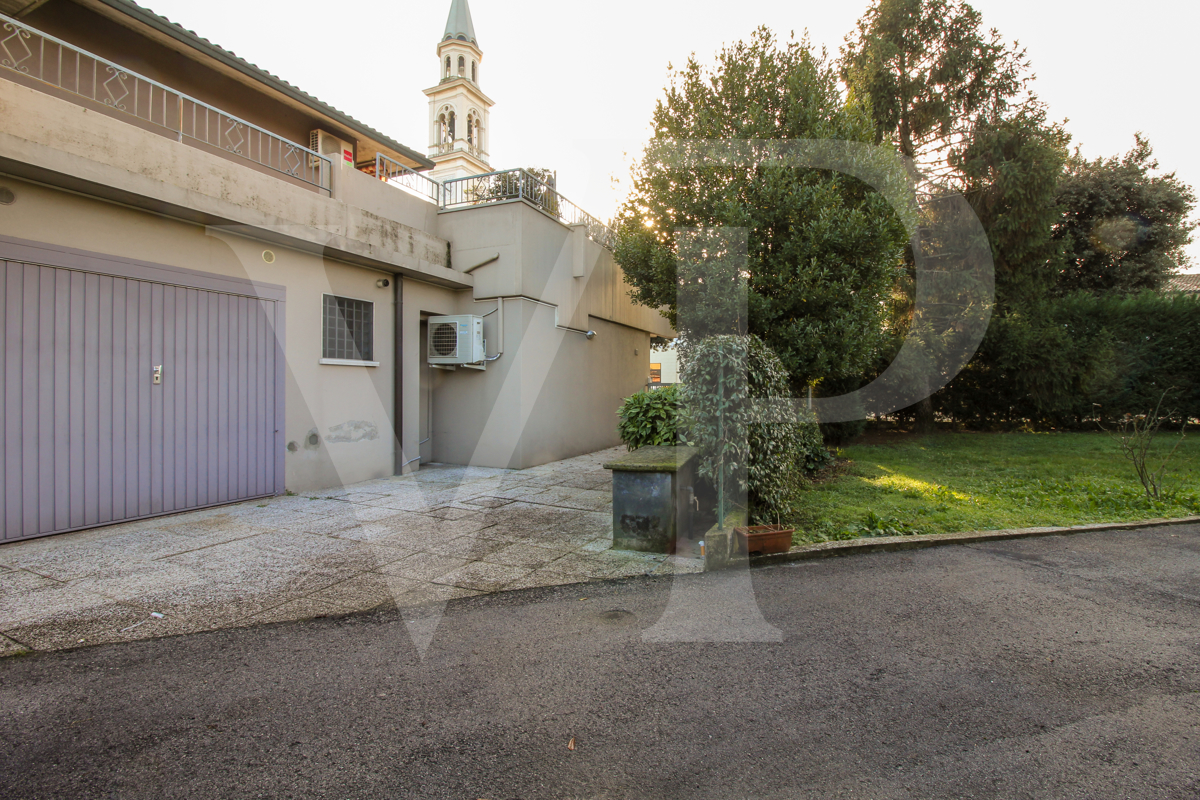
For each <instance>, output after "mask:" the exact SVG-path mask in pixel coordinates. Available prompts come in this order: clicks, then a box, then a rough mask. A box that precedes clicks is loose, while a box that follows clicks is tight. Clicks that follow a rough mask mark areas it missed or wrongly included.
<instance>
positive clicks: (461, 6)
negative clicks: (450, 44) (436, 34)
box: [442, 0, 479, 47]
mask: <svg viewBox="0 0 1200 800" xmlns="http://www.w3.org/2000/svg"><path fill="white" fill-rule="evenodd" d="M446 39H461V40H462V41H464V42H470V43H471V44H473V45H475V46H476V47H478V46H479V42H478V41H477V40H476V39H475V23H474V22H472V21H471V7H470V6H469V5H467V0H453V2H451V3H450V16H449V17H447V18H446V35H445V36H443V37H442V41H445V40H446Z"/></svg>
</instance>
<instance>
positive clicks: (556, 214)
mask: <svg viewBox="0 0 1200 800" xmlns="http://www.w3.org/2000/svg"><path fill="white" fill-rule="evenodd" d="M511 202H524V203H528V204H529V205H531V206H533V207H534V208H536V209H537V210H538V211H541V212H542V213H543V214H546V215H547V216H550V217H553V218H554V219H556V220H558V221H559V222H561V223H563V224H564V225H583V226H585V227H586V228H587V236H588V238H589V239H591V240H592V241H594V242H596V243H597V244H599V245H600V246H602V247H604V248H607V249H608V250H612V247H613V232H612V230H611V229H610V228H609V227H608V226H607V225H605V224H604V223H603V222H601V221H600V220H598V219H596V218H595V217H593V216H592V215H591V214H589V213H587V212H586V211H584V210H583V209H582V208H580V207H579V206H577V205H575V204H574V203H572V202H571V201H570V200H568V199H567V198H565V197H563V196H562V195H561V194H559V193H558V191H557V190H556V189H555V188H554V187H553V186H551V185H550V184H548V183H546V182H545V181H543V180H541V179H540V178H538V177H537V176H536V175H533V174H531V173H529V172H527V171H525V170H523V169H508V170H503V171H500V172H489V173H487V174H484V175H471V176H469V177H466V178H451V179H450V180H447V181H443V182H442V211H455V210H457V209H460V208H467V207H470V206H479V205H486V204H490V203H511Z"/></svg>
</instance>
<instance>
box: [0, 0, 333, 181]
mask: <svg viewBox="0 0 1200 800" xmlns="http://www.w3.org/2000/svg"><path fill="white" fill-rule="evenodd" d="M0 76H2V77H4V78H6V79H8V80H11V81H14V82H16V83H20V84H23V85H26V86H30V87H33V88H36V89H38V90H40V91H44V92H47V93H48V94H51V95H54V96H56V97H60V98H63V99H66V100H70V101H71V102H74V103H77V104H79V105H81V106H84V107H86V108H92V109H94V110H97V111H101V112H102V113H106V114H109V115H113V116H117V117H120V118H125V119H126V120H127V121H129V122H131V123H133V124H135V125H137V126H138V127H141V128H143V129H146V130H149V131H152V132H154V133H158V134H160V135H163V136H167V137H170V138H174V139H176V140H177V141H179V142H182V143H185V144H188V145H191V146H194V147H199V148H201V149H204V150H208V151H210V152H215V153H219V154H221V155H222V156H224V157H227V158H230V159H233V160H239V161H243V162H245V163H246V165H247V166H250V167H251V168H254V169H257V170H259V171H264V172H267V173H269V174H274V175H276V176H277V177H280V178H283V179H285V180H287V181H289V182H293V183H298V184H299V185H301V186H304V187H306V188H309V189H312V190H314V191H317V192H320V193H322V194H325V195H326V196H328V195H329V194H330V189H331V183H332V163H331V161H330V160H329V158H327V157H325V156H323V155H320V154H319V153H317V152H315V151H313V150H310V149H309V148H307V147H305V146H303V145H301V144H297V143H296V142H293V141H290V140H288V139H285V138H284V137H282V136H278V135H276V134H274V133H271V132H270V131H268V130H266V129H264V128H261V127H259V126H257V125H254V124H253V123H250V122H247V121H246V120H244V119H241V118H239V117H236V116H233V115H232V114H229V113H227V112H224V111H221V110H220V109H218V108H216V107H214V106H211V105H209V104H207V103H205V102H203V101H200V100H197V99H195V98H193V97H190V96H189V95H186V94H183V93H182V92H178V91H175V90H174V89H171V88H170V87H167V86H164V85H163V84H161V83H159V82H157V81H155V80H152V79H150V78H147V77H145V76H142V75H139V74H138V73H136V72H134V71H132V70H129V69H126V68H125V67H122V66H121V65H119V64H116V63H113V62H111V61H108V60H107V59H104V58H101V57H99V56H97V55H94V54H92V53H89V52H88V51H86V50H83V49H81V48H78V47H76V46H74V45H72V44H69V43H67V42H65V41H63V40H61V39H58V38H55V37H54V36H51V35H49V34H46V33H43V32H41V31H39V30H37V29H36V28H31V27H29V26H28V25H25V24H23V23H21V22H18V21H17V20H15V19H13V18H11V17H8V16H5V15H3V14H0Z"/></svg>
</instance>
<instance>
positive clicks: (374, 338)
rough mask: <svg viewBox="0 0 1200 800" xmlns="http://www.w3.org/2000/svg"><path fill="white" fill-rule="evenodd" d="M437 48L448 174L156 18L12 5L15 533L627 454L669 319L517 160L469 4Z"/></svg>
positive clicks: (598, 235)
mask: <svg viewBox="0 0 1200 800" xmlns="http://www.w3.org/2000/svg"><path fill="white" fill-rule="evenodd" d="M435 51H436V56H437V62H436V68H437V73H436V74H437V75H438V76H439V82H438V84H437V85H436V86H435V87H434V88H433V89H430V90H426V95H427V97H428V99H429V105H430V147H429V151H428V155H426V154H423V153H420V152H418V151H416V150H414V149H411V148H409V147H407V146H405V145H403V144H401V143H399V142H396V141H394V140H392V139H391V138H389V137H387V136H386V135H384V134H383V133H380V132H378V131H375V130H373V129H371V128H370V127H368V126H366V125H364V124H362V123H360V122H358V121H356V120H354V119H353V118H351V117H349V116H348V115H346V114H344V113H342V112H340V111H338V110H336V109H334V108H332V107H331V106H329V105H327V104H325V103H323V102H321V101H319V100H317V99H316V98H313V97H311V96H309V95H307V94H306V93H304V92H303V91H301V90H300V89H297V88H296V87H294V86H291V85H290V84H288V83H286V82H284V81H282V80H281V79H279V78H277V77H275V76H273V75H270V74H269V73H267V72H265V71H263V70H260V69H258V68H257V67H255V66H253V65H251V64H249V63H247V62H245V61H244V60H242V59H240V58H238V57H237V56H235V55H234V54H232V53H229V52H227V51H225V50H222V49H221V48H219V47H217V46H215V45H213V44H211V43H209V42H208V41H206V40H204V39H202V38H200V37H199V36H197V35H195V34H193V33H191V32H189V31H186V30H184V29H182V28H180V27H179V26H176V25H174V24H172V23H170V22H169V21H168V20H166V19H164V18H162V17H159V16H157V15H155V14H153V13H151V12H150V11H148V10H146V9H144V8H141V7H140V6H137V5H135V4H133V3H130V2H127V0H48V2H28V1H27V0H0V268H2V269H3V276H2V280H0V330H2V331H3V336H4V347H3V348H2V351H3V352H2V355H0V357H2V358H3V361H2V362H0V382H2V383H0V409H2V410H0V422H2V424H3V425H4V452H3V457H2V458H0V519H3V521H4V537H3V538H4V540H13V539H20V538H27V537H30V536H39V535H46V534H50V533H58V532H64V531H70V530H78V529H82V528H87V527H93V526H97V525H104V524H109V523H112V522H119V521H123V520H130V519H138V518H142V517H148V516H154V515H158V514H165V513H171V512H175V511H180V510H185V509H191V508H202V507H205V506H211V505H217V504H222V503H228V502H235V501H239V500H245V499H251V498H255V497H262V496H268V495H273V494H278V493H282V492H284V491H286V490H290V491H296V492H310V491H316V490H320V489H325V488H329V487H336V486H342V485H345V484H349V483H355V482H358V481H362V480H367V479H371V478H376V477H382V476H386V475H392V474H400V473H404V472H409V471H412V470H416V469H419V468H420V465H421V464H422V463H429V462H434V461H436V462H444V463H452V464H473V465H481V466H495V467H513V468H522V467H528V466H533V465H536V464H540V463H545V462H547V461H552V460H556V459H559V458H564V457H569V456H573V455H577V454H580V453H584V452H589V451H593V450H597V449H600V448H603V447H606V446H610V445H613V444H615V443H616V442H617V437H616V432H615V426H614V424H613V422H614V419H615V416H614V414H615V411H616V409H617V407H618V406H619V405H620V402H621V400H622V399H623V398H624V397H625V396H627V395H629V394H631V393H633V392H635V391H637V390H638V389H640V388H642V387H643V386H645V384H646V382H647V379H648V364H649V348H650V339H651V337H652V336H670V335H672V333H671V331H670V329H669V326H668V325H667V323H666V321H665V320H664V319H663V317H662V316H661V315H659V314H658V313H657V312H655V311H653V310H651V309H647V308H644V307H640V306H634V305H633V304H632V303H631V302H630V300H629V298H628V294H627V291H626V288H625V286H624V281H623V278H622V275H621V272H620V269H619V267H618V266H617V265H616V264H615V262H614V261H613V259H612V256H611V253H610V251H609V250H608V248H607V247H606V242H607V236H608V235H609V232H608V231H607V229H606V228H605V227H604V226H603V225H602V224H601V223H599V222H598V221H597V220H595V219H594V218H592V217H590V216H589V215H587V214H586V213H585V212H583V211H582V210H581V209H579V208H577V207H576V206H574V205H573V204H571V203H570V201H568V200H567V199H566V198H564V197H562V196H561V195H559V194H558V193H557V192H556V191H554V189H553V188H552V187H549V186H547V185H546V184H544V183H542V182H541V181H538V180H537V179H536V178H535V177H534V176H531V175H529V174H527V173H525V172H523V171H520V170H511V171H504V172H490V171H489V169H490V165H489V156H488V153H487V142H488V134H489V128H488V125H489V123H488V111H489V109H490V106H491V101H490V99H488V98H487V96H486V95H484V94H483V92H482V90H481V89H480V88H479V86H480V80H481V75H482V66H481V64H482V50H481V49H480V47H479V43H478V41H477V40H476V38H475V33H474V28H473V24H472V23H471V19H470V11H469V9H468V8H467V5H466V2H465V0H454V2H453V3H452V5H451V11H450V17H449V20H448V24H447V30H446V32H445V34H444V36H443V38H442V39H441V40H440V41H439V42H438V43H437V46H436V48H435ZM460 58H461V60H462V69H461V71H460V68H459V60H460ZM447 59H449V61H447ZM431 60H432V59H431ZM447 63H448V64H449V65H450V66H449V67H447V66H446V64H447ZM447 71H449V72H450V73H451V74H449V75H447V74H445V73H446V72H447ZM450 115H452V116H450ZM431 174H432V177H430V175H431ZM447 317H449V318H451V320H450V321H449V322H448V321H447V320H446V319H445V318H447ZM431 319H432V320H433V322H432V323H431V322H430V320H431ZM468 322H469V323H470V324H471V325H473V326H475V325H477V326H479V329H480V330H481V332H482V340H483V341H482V342H481V343H478V344H480V345H481V348H480V349H481V352H479V353H478V354H477V355H478V358H477V359H476V360H475V361H474V362H473V363H465V362H463V361H462V359H461V358H460V359H459V362H458V363H446V361H447V359H445V358H431V353H430V347H431V346H432V347H433V348H434V349H435V350H437V351H438V354H440V353H442V350H441V347H442V346H443V341H442V340H441V339H438V338H437V337H438V336H441V335H442V333H444V332H445V331H446V330H451V329H453V326H458V325H459V324H460V323H461V324H462V329H463V330H464V331H465V330H466V327H467V323H468ZM448 324H450V325H451V326H452V327H451V328H448V327H447V325H448ZM431 327H432V328H433V330H432V331H431ZM431 337H432V344H431ZM431 361H435V362H439V363H431Z"/></svg>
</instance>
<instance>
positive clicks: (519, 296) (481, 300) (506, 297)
mask: <svg viewBox="0 0 1200 800" xmlns="http://www.w3.org/2000/svg"><path fill="white" fill-rule="evenodd" d="M489 300H495V301H496V302H497V303H499V302H500V301H502V300H525V301H527V302H530V303H536V304H537V305H539V306H545V307H546V308H553V309H554V327H556V328H558V329H559V330H563V331H570V332H571V333H578V334H581V335H583V336H587V338H588V339H594V338H595V336H596V332H595V331H583V330H580V329H579V328H568V327H567V326H566V325H559V324H558V306H556V305H554V304H553V303H545V302H542V301H541V300H534V299H533V298H532V297H526V296H525V295H523V294H506V295H498V296H496V297H480V298H478V299H477V300H475V302H476V303H486V302H487V301H489ZM489 313H490V312H489ZM500 319H501V321H502V322H503V319H504V316H503V312H501V317H500ZM588 334H591V336H588Z"/></svg>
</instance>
